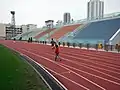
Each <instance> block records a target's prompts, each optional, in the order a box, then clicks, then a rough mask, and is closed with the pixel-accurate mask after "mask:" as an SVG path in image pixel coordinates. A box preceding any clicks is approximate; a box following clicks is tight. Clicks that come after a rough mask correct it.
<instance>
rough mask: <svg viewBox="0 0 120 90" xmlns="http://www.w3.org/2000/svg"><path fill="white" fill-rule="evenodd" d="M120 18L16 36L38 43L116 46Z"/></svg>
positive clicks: (77, 23) (75, 24)
mask: <svg viewBox="0 0 120 90" xmlns="http://www.w3.org/2000/svg"><path fill="white" fill-rule="evenodd" d="M119 29H120V16H119V15H118V14H117V16H116V15H115V14H109V15H108V16H105V17H104V18H103V19H100V20H92V21H88V20H86V19H83V20H78V21H74V22H71V23H69V24H68V25H64V24H61V25H60V26H58V25H57V26H54V27H53V28H52V29H48V28H47V27H44V28H42V29H37V30H31V31H29V32H26V33H23V34H22V35H18V36H16V39H18V38H19V37H20V36H21V37H22V40H28V38H29V37H33V40H36V41H44V40H46V41H48V40H49V39H51V38H54V39H55V40H58V41H60V42H70V43H91V44H97V43H102V44H105V43H110V44H113V45H115V44H116V43H119V42H120V40H119V38H120V30H119Z"/></svg>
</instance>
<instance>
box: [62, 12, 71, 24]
mask: <svg viewBox="0 0 120 90" xmlns="http://www.w3.org/2000/svg"><path fill="white" fill-rule="evenodd" d="M70 20H71V16H70V13H64V16H63V21H64V24H67V23H70Z"/></svg>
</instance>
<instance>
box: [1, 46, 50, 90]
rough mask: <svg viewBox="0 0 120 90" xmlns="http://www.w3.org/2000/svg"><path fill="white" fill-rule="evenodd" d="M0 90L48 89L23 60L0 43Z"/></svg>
mask: <svg viewBox="0 0 120 90" xmlns="http://www.w3.org/2000/svg"><path fill="white" fill-rule="evenodd" d="M0 90H48V88H47V87H46V86H45V84H44V83H43V81H42V80H41V78H40V77H39V76H38V74H37V73H36V72H35V71H34V70H33V69H32V67H31V66H29V65H28V64H27V63H26V62H25V61H24V60H20V58H19V57H18V55H17V54H14V53H13V52H12V51H11V50H9V49H8V48H5V47H4V46H3V45H0Z"/></svg>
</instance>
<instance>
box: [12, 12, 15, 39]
mask: <svg viewBox="0 0 120 90" xmlns="http://www.w3.org/2000/svg"><path fill="white" fill-rule="evenodd" d="M11 14H12V18H11V29H12V37H14V36H15V35H16V30H15V11H11Z"/></svg>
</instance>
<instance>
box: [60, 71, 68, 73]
mask: <svg viewBox="0 0 120 90" xmlns="http://www.w3.org/2000/svg"><path fill="white" fill-rule="evenodd" d="M66 73H70V71H67V72H61V73H60V74H66Z"/></svg>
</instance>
